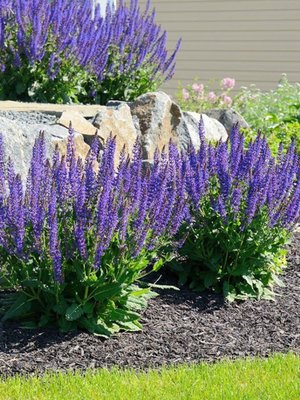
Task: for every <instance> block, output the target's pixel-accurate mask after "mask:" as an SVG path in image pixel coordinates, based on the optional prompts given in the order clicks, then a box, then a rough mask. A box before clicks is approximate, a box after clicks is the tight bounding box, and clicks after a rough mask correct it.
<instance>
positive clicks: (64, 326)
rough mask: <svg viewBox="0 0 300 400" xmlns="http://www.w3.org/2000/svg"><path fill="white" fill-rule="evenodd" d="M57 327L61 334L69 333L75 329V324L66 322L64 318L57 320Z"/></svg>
mask: <svg viewBox="0 0 300 400" xmlns="http://www.w3.org/2000/svg"><path fill="white" fill-rule="evenodd" d="M58 326H59V329H60V331H61V332H69V331H73V330H75V329H76V322H74V321H67V320H66V319H65V318H64V317H61V318H60V319H59V320H58Z"/></svg>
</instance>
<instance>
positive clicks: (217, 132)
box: [183, 111, 228, 150]
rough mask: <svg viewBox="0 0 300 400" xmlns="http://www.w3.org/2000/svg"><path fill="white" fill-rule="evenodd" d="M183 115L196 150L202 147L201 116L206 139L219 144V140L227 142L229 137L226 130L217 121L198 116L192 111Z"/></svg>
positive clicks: (203, 115)
mask: <svg viewBox="0 0 300 400" xmlns="http://www.w3.org/2000/svg"><path fill="white" fill-rule="evenodd" d="M183 115H184V120H185V123H186V128H187V130H188V132H189V136H190V138H191V142H192V145H193V146H194V147H195V149H196V150H198V149H199V147H200V137H199V124H200V118H201V115H202V119H203V124H204V131H205V137H206V139H207V140H208V141H214V142H218V141H219V140H222V141H226V140H227V138H228V135H227V132H226V129H225V128H224V126H223V125H222V124H221V123H220V122H219V121H217V120H216V119H214V118H209V117H208V116H207V115H206V114H198V113H196V112H190V111H188V112H184V113H183Z"/></svg>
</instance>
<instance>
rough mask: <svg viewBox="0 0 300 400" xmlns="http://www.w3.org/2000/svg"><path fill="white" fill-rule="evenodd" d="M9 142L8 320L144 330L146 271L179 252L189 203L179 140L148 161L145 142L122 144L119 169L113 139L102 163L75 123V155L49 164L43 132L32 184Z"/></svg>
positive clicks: (4, 215) (1, 217) (5, 190)
mask: <svg viewBox="0 0 300 400" xmlns="http://www.w3.org/2000/svg"><path fill="white" fill-rule="evenodd" d="M0 147H1V149H0V150H1V151H0V153H1V154H0V159H1V163H0V189H1V190H0V194H1V196H0V260H1V271H0V288H2V289H6V290H9V291H6V292H5V293H4V294H5V296H4V299H3V296H2V308H3V310H2V311H3V312H4V315H3V321H6V320H8V319H18V320H23V321H24V323H25V326H27V327H35V326H40V327H41V326H45V325H48V324H52V325H53V324H54V325H57V326H58V327H59V328H60V329H61V330H62V331H68V330H71V329H76V328H83V329H86V330H87V331H89V332H92V333H94V334H97V335H102V336H109V335H110V334H112V333H114V332H117V331H118V330H120V329H126V330H139V329H140V328H141V325H140V323H139V317H140V313H141V311H142V310H143V309H144V308H145V307H146V305H147V300H148V299H149V298H150V297H152V296H154V293H153V291H152V288H153V286H151V285H150V286H149V285H147V284H145V283H143V282H142V278H143V277H144V276H145V274H147V273H150V272H151V271H157V270H159V268H161V266H162V265H163V264H164V262H165V261H167V260H169V259H170V257H171V252H172V251H173V250H172V249H173V247H174V245H176V243H175V242H174V240H173V239H172V236H173V235H174V234H175V233H176V232H177V230H178V228H179V226H180V224H181V221H182V218H183V216H184V214H185V212H186V199H185V195H184V190H182V188H184V175H183V174H182V173H181V169H176V166H178V165H179V164H180V163H181V162H182V161H181V159H180V158H179V155H178V152H177V151H176V149H175V147H174V146H172V145H171V144H170V155H169V156H167V155H166V154H164V155H162V156H161V157H160V155H159V153H158V152H157V153H156V156H155V161H154V165H153V166H152V167H151V168H150V167H148V168H146V170H144V169H143V165H142V155H141V148H140V146H139V145H138V143H137V144H136V145H135V149H134V156H133V160H132V161H130V160H129V159H128V157H126V156H125V152H122V154H121V155H120V161H119V164H118V169H117V171H115V148H116V142H115V139H114V138H110V139H109V140H108V142H107V144H106V147H105V149H104V151H103V154H102V156H101V162H100V165H99V169H98V170H97V168H96V165H97V162H96V161H97V159H98V157H99V142H98V141H97V140H96V139H95V141H94V143H93V145H92V148H91V151H90V154H89V155H88V157H87V159H86V161H85V163H83V161H82V160H81V159H80V158H77V157H76V156H75V151H74V137H73V133H72V131H71V132H70V137H69V143H68V150H67V155H66V157H64V156H60V154H59V152H58V151H57V150H56V152H55V154H54V157H53V160H52V163H50V161H49V160H47V159H46V156H45V142H44V139H43V135H42V134H41V136H40V137H39V138H38V140H37V141H36V144H35V146H34V149H33V156H32V161H31V168H30V172H29V175H28V179H27V185H26V190H25V192H24V190H23V185H22V182H21V179H20V177H19V175H16V174H15V172H14V169H13V165H12V163H8V165H6V164H5V163H4V161H3V160H4V149H3V146H2V143H1V146H0ZM178 163H179V164H178Z"/></svg>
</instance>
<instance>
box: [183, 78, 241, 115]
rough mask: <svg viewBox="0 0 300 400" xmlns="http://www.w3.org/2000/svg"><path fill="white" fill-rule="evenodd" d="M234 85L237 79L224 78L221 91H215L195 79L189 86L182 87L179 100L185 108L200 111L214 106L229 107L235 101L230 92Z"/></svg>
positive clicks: (220, 84) (220, 86) (220, 83)
mask: <svg viewBox="0 0 300 400" xmlns="http://www.w3.org/2000/svg"><path fill="white" fill-rule="evenodd" d="M213 82H214V81H212V82H211V83H213ZM234 87H235V79H233V78H223V79H222V80H221V81H220V82H219V88H220V89H219V93H218V92H217V91H216V90H215V91H213V90H212V89H211V88H209V86H205V85H204V84H203V83H199V82H198V81H195V82H194V83H193V84H191V85H188V86H187V87H183V88H180V90H179V92H178V94H177V101H178V104H179V105H180V106H181V107H182V108H183V109H185V110H187V111H195V112H199V113H202V112H205V111H207V110H211V109H213V108H228V107H230V106H231V105H232V102H233V99H232V97H231V96H230V92H231V90H232V89H234Z"/></svg>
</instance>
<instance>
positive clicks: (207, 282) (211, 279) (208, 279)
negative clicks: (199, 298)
mask: <svg viewBox="0 0 300 400" xmlns="http://www.w3.org/2000/svg"><path fill="white" fill-rule="evenodd" d="M216 282H217V275H216V274H212V273H208V272H207V273H206V274H205V276H204V286H205V287H206V288H210V287H212V286H213V285H214V284H215V283H216Z"/></svg>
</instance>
